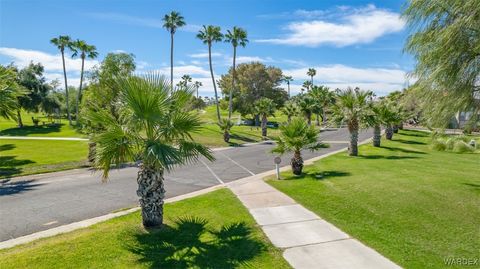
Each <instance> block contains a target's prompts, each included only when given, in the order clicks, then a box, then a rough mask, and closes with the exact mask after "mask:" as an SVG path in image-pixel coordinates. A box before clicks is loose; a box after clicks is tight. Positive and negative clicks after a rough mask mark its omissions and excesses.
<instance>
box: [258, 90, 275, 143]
mask: <svg viewBox="0 0 480 269" xmlns="http://www.w3.org/2000/svg"><path fill="white" fill-rule="evenodd" d="M255 110H256V113H257V114H258V115H260V117H261V118H262V124H261V128H262V136H263V137H267V123H268V119H267V118H268V117H269V116H273V115H274V114H275V103H274V102H273V101H272V100H271V99H268V98H265V97H263V98H261V99H259V100H257V101H256V102H255Z"/></svg>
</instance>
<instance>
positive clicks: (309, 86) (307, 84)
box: [301, 80, 313, 93]
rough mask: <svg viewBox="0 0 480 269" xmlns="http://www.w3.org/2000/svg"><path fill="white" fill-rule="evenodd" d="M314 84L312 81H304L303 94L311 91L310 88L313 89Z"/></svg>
mask: <svg viewBox="0 0 480 269" xmlns="http://www.w3.org/2000/svg"><path fill="white" fill-rule="evenodd" d="M312 85H313V84H312V82H311V81H308V80H307V81H304V82H303V84H302V89H301V90H302V93H303V91H304V90H306V91H307V92H308V91H310V88H312Z"/></svg>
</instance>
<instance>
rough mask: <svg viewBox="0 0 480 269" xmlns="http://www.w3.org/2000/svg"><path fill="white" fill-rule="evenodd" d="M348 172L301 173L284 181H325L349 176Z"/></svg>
mask: <svg viewBox="0 0 480 269" xmlns="http://www.w3.org/2000/svg"><path fill="white" fill-rule="evenodd" d="M350 175H351V173H350V172H344V171H336V170H327V171H320V172H318V173H317V172H303V173H302V174H301V175H299V176H293V177H290V178H288V179H286V180H298V179H307V178H308V179H315V180H325V179H329V178H338V177H346V176H350Z"/></svg>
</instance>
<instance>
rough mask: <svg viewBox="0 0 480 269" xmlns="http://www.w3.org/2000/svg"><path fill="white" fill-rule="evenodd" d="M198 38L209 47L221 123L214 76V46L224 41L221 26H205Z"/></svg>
mask: <svg viewBox="0 0 480 269" xmlns="http://www.w3.org/2000/svg"><path fill="white" fill-rule="evenodd" d="M197 38H198V39H200V40H201V41H202V42H203V44H206V45H208V63H209V65H210V75H211V76H212V84H213V90H214V91H215V105H216V107H217V119H218V122H219V123H220V121H221V119H220V108H219V104H218V93H217V84H216V82H215V77H214V76H213V67H212V44H213V43H214V42H220V41H222V38H223V34H222V33H221V30H220V27H219V26H213V25H208V26H206V25H204V26H203V30H200V31H199V32H198V34H197Z"/></svg>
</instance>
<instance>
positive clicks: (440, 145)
mask: <svg viewBox="0 0 480 269" xmlns="http://www.w3.org/2000/svg"><path fill="white" fill-rule="evenodd" d="M432 149H433V150H436V151H445V150H446V149H447V144H446V143H445V141H444V140H442V139H436V140H433V141H432Z"/></svg>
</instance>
